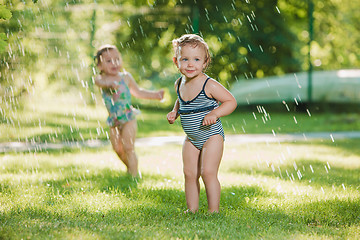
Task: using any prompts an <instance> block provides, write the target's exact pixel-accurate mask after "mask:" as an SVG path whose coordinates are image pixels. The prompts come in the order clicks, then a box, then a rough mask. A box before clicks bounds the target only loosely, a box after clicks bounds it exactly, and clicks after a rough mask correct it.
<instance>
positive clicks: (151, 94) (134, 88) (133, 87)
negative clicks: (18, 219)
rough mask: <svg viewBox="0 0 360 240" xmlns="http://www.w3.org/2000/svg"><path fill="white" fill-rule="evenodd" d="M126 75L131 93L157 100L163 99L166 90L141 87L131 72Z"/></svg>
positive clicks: (135, 95) (138, 96)
mask: <svg viewBox="0 0 360 240" xmlns="http://www.w3.org/2000/svg"><path fill="white" fill-rule="evenodd" d="M125 77H126V79H127V82H128V86H129V89H130V93H131V94H132V95H133V96H134V97H137V98H143V99H157V100H162V99H163V97H164V90H159V91H151V90H146V89H143V88H140V87H139V86H138V85H137V83H136V82H135V80H134V78H133V77H132V76H131V74H130V73H126V75H125Z"/></svg>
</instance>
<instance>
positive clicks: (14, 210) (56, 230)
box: [0, 139, 360, 239]
mask: <svg viewBox="0 0 360 240" xmlns="http://www.w3.org/2000/svg"><path fill="white" fill-rule="evenodd" d="M359 144H360V140H354V139H353V140H342V141H336V142H331V141H329V142H327V143H324V142H320V141H319V142H315V141H311V142H303V143H296V144H295V143H281V144H279V143H268V144H266V143H249V144H240V145H239V144H232V143H227V144H226V148H225V152H224V157H223V162H222V165H221V168H220V173H219V178H220V181H221V183H222V196H221V207H220V211H221V212H220V213H219V214H212V215H211V214H208V213H207V212H206V196H205V191H204V187H203V185H202V186H201V187H202V192H201V206H200V211H199V213H197V214H184V213H183V211H184V210H185V209H186V204H185V196H184V192H183V176H182V170H181V169H182V164H181V155H180V154H181V146H179V145H166V146H142V147H141V148H137V149H136V150H137V153H138V155H139V159H140V170H141V173H142V177H141V178H139V179H136V180H133V179H132V178H131V177H129V176H127V175H126V174H125V173H124V171H125V168H124V166H123V165H122V164H121V163H120V161H119V160H118V159H117V157H116V155H115V154H114V153H113V151H112V150H111V148H110V146H107V147H103V148H98V149H85V148H82V149H62V150H56V151H55V150H50V151H46V152H45V151H44V152H36V153H33V152H32V153H29V152H27V153H17V154H15V153H10V154H6V155H1V156H0V162H1V168H0V172H1V174H0V178H1V179H0V203H1V205H0V213H1V222H0V238H1V239H359V238H360V234H359V232H360V217H359V216H360V194H359V187H360V186H359V182H360V181H359V180H360V179H359V174H358V173H359V170H360V150H359V148H358V147H357V146H359Z"/></svg>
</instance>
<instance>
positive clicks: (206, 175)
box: [201, 169, 217, 181]
mask: <svg viewBox="0 0 360 240" xmlns="http://www.w3.org/2000/svg"><path fill="white" fill-rule="evenodd" d="M201 178H202V179H204V181H206V180H212V179H217V172H216V171H214V170H212V169H202V170H201Z"/></svg>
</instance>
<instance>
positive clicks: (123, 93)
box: [101, 73, 137, 127]
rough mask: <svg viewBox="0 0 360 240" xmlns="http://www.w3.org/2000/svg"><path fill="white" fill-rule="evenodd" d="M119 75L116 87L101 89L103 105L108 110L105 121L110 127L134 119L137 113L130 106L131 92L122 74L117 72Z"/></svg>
mask: <svg viewBox="0 0 360 240" xmlns="http://www.w3.org/2000/svg"><path fill="white" fill-rule="evenodd" d="M119 77H120V81H119V82H118V88H117V89H111V88H102V89H101V93H102V97H103V99H104V103H105V106H106V108H107V110H108V112H109V117H108V118H107V121H106V123H107V125H108V126H110V127H116V126H121V125H123V124H124V123H126V122H129V121H131V120H133V119H135V116H136V115H137V112H136V110H135V109H134V108H133V107H132V106H131V93H130V89H129V87H128V86H127V84H126V83H125V80H124V75H123V74H121V73H119Z"/></svg>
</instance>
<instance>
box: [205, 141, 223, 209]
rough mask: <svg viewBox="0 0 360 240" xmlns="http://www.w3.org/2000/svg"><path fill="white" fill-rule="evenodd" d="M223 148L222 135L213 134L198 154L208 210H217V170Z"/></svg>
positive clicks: (218, 199) (219, 190) (218, 194)
mask: <svg viewBox="0 0 360 240" xmlns="http://www.w3.org/2000/svg"><path fill="white" fill-rule="evenodd" d="M223 149H224V139H223V137H222V136H220V135H214V136H211V137H210V138H209V139H208V140H207V141H206V143H205V144H204V146H203V149H202V152H201V156H200V161H201V177H202V179H203V181H204V184H205V189H206V196H207V199H208V206H209V212H219V205H220V192H221V186H220V182H219V180H218V171H219V166H220V161H221V157H222V154H223Z"/></svg>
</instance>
